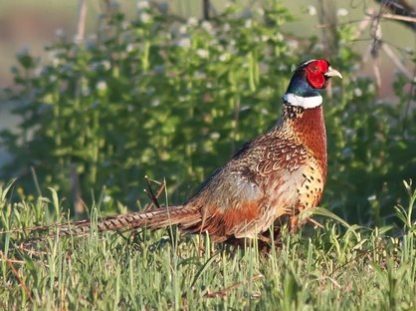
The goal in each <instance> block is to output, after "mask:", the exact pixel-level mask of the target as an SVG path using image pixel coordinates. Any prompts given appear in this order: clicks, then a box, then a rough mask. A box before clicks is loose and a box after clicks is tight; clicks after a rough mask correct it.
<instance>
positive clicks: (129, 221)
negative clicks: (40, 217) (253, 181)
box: [59, 206, 201, 236]
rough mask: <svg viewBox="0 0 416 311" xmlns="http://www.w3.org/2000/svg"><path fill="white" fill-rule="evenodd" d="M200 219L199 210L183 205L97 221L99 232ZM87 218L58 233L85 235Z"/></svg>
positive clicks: (61, 227) (151, 227)
mask: <svg viewBox="0 0 416 311" xmlns="http://www.w3.org/2000/svg"><path fill="white" fill-rule="evenodd" d="M200 219H201V214H200V213H199V211H197V210H195V209H191V208H186V207H183V206H168V207H164V208H158V209H154V210H151V211H147V212H135V213H129V214H125V215H116V216H112V217H108V218H104V219H102V220H99V221H98V222H97V225H96V226H97V230H98V231H99V232H105V231H117V230H132V229H137V228H150V229H159V228H164V227H167V226H170V225H177V224H189V223H196V222H198V221H199V220H200ZM90 229H91V223H90V221H89V220H81V221H76V222H73V223H70V224H68V225H62V226H60V227H59V235H62V236H64V235H85V234H87V233H89V232H90Z"/></svg>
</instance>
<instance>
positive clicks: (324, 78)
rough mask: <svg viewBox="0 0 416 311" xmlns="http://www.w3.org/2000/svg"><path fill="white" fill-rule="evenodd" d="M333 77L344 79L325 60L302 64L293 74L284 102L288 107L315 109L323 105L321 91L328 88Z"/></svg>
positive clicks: (313, 60) (314, 60)
mask: <svg viewBox="0 0 416 311" xmlns="http://www.w3.org/2000/svg"><path fill="white" fill-rule="evenodd" d="M331 77H339V78H342V75H341V74H340V73H339V71H337V70H335V69H333V68H332V67H331V65H330V64H329V62H328V61H327V60H325V59H312V60H309V61H306V62H303V63H301V64H300V65H299V66H298V67H297V68H296V70H295V72H294V73H293V76H292V79H291V80H290V83H289V87H288V88H287V91H286V94H285V95H284V96H283V100H284V102H285V103H286V104H288V105H293V106H300V107H302V108H305V109H308V108H315V107H317V106H320V105H321V104H322V96H321V95H320V92H319V91H320V90H323V89H325V88H326V86H327V84H328V80H329V79H330V78H331Z"/></svg>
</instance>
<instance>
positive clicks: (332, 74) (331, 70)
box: [324, 66, 342, 79]
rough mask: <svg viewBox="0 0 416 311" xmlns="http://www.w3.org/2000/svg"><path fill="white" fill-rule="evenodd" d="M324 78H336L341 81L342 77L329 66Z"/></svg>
mask: <svg viewBox="0 0 416 311" xmlns="http://www.w3.org/2000/svg"><path fill="white" fill-rule="evenodd" d="M324 76H325V77H338V78H341V79H342V75H341V73H340V72H339V71H338V70H335V69H334V68H332V67H331V66H329V68H328V71H327V72H326V73H325V74H324Z"/></svg>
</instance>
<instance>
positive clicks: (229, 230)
mask: <svg viewBox="0 0 416 311" xmlns="http://www.w3.org/2000/svg"><path fill="white" fill-rule="evenodd" d="M333 76H338V77H341V74H340V73H339V72H338V71H336V70H334V69H333V68H331V66H330V64H329V62H328V61H326V60H324V59H314V60H310V61H307V62H304V63H302V64H301V65H300V66H299V67H298V68H297V69H296V70H295V72H294V74H293V77H292V79H291V81H290V84H289V87H288V89H287V92H286V94H285V95H284V96H283V116H282V118H281V119H280V120H279V121H278V122H277V124H276V125H275V126H274V127H273V128H272V129H271V130H270V131H268V132H267V133H265V134H263V135H261V136H259V137H257V138H256V139H254V140H252V141H251V142H249V143H247V144H246V145H244V146H243V147H242V149H240V150H239V151H238V152H237V153H236V154H235V155H234V156H233V157H232V159H231V160H230V161H229V162H228V163H227V164H225V165H224V166H223V167H222V168H220V169H218V170H217V171H216V172H215V173H214V174H213V175H212V176H211V177H209V178H208V179H207V180H206V181H205V182H204V183H203V184H202V186H201V187H200V190H199V191H197V193H196V194H195V195H193V196H192V197H191V198H190V199H189V200H188V201H186V202H185V203H184V204H182V205H179V206H169V207H164V208H158V209H154V210H151V211H145V212H135V213H129V214H125V215H117V216H114V217H110V218H106V219H103V220H101V221H99V222H98V224H97V229H98V231H107V230H119V229H133V228H140V227H147V228H152V229H157V228H162V227H166V226H168V225H179V227H180V229H182V230H184V231H188V232H193V233H199V232H207V233H208V234H209V235H210V236H211V238H212V239H213V240H215V241H220V242H221V241H226V240H228V239H235V238H237V239H240V238H255V237H258V236H259V235H260V234H261V233H263V232H264V231H266V230H267V229H268V228H269V227H270V226H271V225H272V224H273V223H274V222H275V221H276V220H278V219H281V218H282V216H285V217H289V219H290V223H289V225H290V226H292V227H294V226H296V225H297V214H298V213H299V212H300V211H302V210H304V209H309V208H313V207H315V206H317V204H318V203H319V201H320V199H321V197H322V192H323V189H324V185H325V180H326V174H327V151H326V130H325V123H324V115H323V108H322V97H321V95H320V91H321V90H322V89H325V87H326V85H327V82H328V80H329V79H330V78H331V77H333ZM89 230H90V223H89V221H86V220H85V221H79V222H74V223H72V224H70V225H63V226H61V227H60V231H59V232H60V234H61V235H68V234H75V235H80V234H85V233H87V232H88V231H89Z"/></svg>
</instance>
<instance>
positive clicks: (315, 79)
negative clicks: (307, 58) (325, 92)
mask: <svg viewBox="0 0 416 311" xmlns="http://www.w3.org/2000/svg"><path fill="white" fill-rule="evenodd" d="M328 68H329V63H328V62H327V61H326V60H324V59H318V60H314V61H312V62H310V63H309V64H307V65H306V67H305V75H306V79H307V80H308V82H309V84H310V85H311V86H312V87H313V88H315V89H322V88H324V87H325V84H326V80H327V79H326V78H325V73H326V72H327V71H328Z"/></svg>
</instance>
